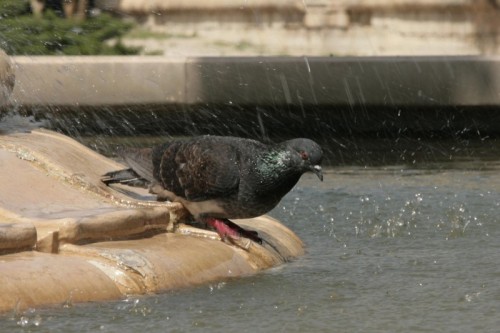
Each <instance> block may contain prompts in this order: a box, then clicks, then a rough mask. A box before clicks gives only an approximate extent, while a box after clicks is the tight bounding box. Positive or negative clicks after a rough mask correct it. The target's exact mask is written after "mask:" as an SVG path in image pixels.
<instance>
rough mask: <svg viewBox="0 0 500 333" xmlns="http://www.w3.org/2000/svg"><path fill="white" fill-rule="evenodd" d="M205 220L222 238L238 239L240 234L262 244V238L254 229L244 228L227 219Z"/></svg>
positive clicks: (211, 218)
mask: <svg viewBox="0 0 500 333" xmlns="http://www.w3.org/2000/svg"><path fill="white" fill-rule="evenodd" d="M205 222H206V223H207V224H208V225H209V226H211V227H212V228H214V229H215V230H216V231H217V233H218V234H219V236H220V237H221V238H222V239H223V240H224V239H226V238H227V239H229V240H231V239H235V240H237V239H240V237H241V236H243V237H246V238H249V239H251V240H253V241H254V242H257V243H259V244H262V239H261V238H260V237H259V236H258V234H257V232H256V231H253V230H246V229H243V228H242V227H240V226H239V225H237V224H236V223H234V222H231V221H229V220H228V219H218V218H213V217H210V218H206V219H205Z"/></svg>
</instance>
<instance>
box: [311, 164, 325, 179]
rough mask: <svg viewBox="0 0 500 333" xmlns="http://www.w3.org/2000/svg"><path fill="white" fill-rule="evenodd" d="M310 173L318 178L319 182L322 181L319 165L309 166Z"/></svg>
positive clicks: (321, 171)
mask: <svg viewBox="0 0 500 333" xmlns="http://www.w3.org/2000/svg"><path fill="white" fill-rule="evenodd" d="M311 171H312V172H314V173H315V174H316V176H318V178H319V180H321V181H323V170H322V169H321V167H320V166H319V165H313V166H311Z"/></svg>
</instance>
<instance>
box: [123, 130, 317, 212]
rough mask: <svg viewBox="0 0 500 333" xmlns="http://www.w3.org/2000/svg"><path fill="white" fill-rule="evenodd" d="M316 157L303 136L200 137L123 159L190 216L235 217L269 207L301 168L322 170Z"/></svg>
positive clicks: (152, 186)
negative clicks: (269, 140)
mask: <svg viewBox="0 0 500 333" xmlns="http://www.w3.org/2000/svg"><path fill="white" fill-rule="evenodd" d="M304 151H305V152H306V153H304ZM304 154H305V155H304ZM304 156H306V157H304ZM321 156H322V152H321V148H320V147H319V146H318V145H317V144H316V143H314V142H313V141H311V140H308V139H294V140H290V141H285V142H282V143H279V144H275V145H266V144H263V143H261V142H258V141H255V140H250V139H242V138H235V137H219V136H201V137H196V138H193V139H189V140H185V141H182V140H178V141H177V140H176V141H172V142H170V143H165V144H163V145H159V146H156V147H153V148H151V149H143V150H140V151H136V152H134V153H133V154H129V155H127V156H126V162H127V163H128V164H129V166H130V167H131V169H132V170H134V171H135V172H136V173H137V174H138V175H139V176H140V177H142V178H144V179H146V180H147V181H149V182H150V190H151V192H153V193H155V194H157V195H158V197H159V198H166V199H169V200H171V201H179V202H181V203H182V204H183V205H184V206H185V207H186V208H187V209H188V210H189V211H190V213H191V214H193V215H194V216H195V218H200V217H201V218H203V217H206V216H210V217H217V218H226V219H235V218H251V217H256V216H259V215H262V214H265V213H267V212H269V211H270V210H271V209H273V208H274V207H275V206H276V205H277V204H278V203H279V201H280V200H281V198H282V197H283V196H284V195H285V194H287V193H288V192H289V191H290V190H291V189H292V188H293V186H294V185H295V184H296V183H297V181H298V180H299V178H300V177H301V175H302V174H303V173H304V172H306V171H313V172H316V171H315V169H313V168H312V167H313V165H315V167H316V170H321V168H320V167H319V166H318V164H319V163H320V162H321Z"/></svg>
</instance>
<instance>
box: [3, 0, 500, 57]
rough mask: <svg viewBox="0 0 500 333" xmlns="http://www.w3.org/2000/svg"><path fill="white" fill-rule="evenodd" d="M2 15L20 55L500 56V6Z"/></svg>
mask: <svg viewBox="0 0 500 333" xmlns="http://www.w3.org/2000/svg"><path fill="white" fill-rule="evenodd" d="M0 15H1V17H2V20H0V41H1V42H2V44H0V47H2V48H3V49H4V50H6V51H7V53H9V54H11V55H25V54H71V55H75V54H84V55H89V54H111V53H116V54H144V55H168V56H170V55H182V56H207V55H212V56H219V55H248V56H254V55H267V56H269V55H281V56H282V55H294V56H302V55H309V56H346V55H349V56H383V55H478V54H483V55H492V54H497V53H499V52H500V46H499V31H500V24H499V22H500V4H499V1H498V0H417V1H411V0H336V1H335V0H330V1H327V0H307V1H306V0H274V1H267V0H253V1H247V0H238V1H228V0H207V1H182V0H149V1H146V0H144V1H141V0H80V1H77V0H69V1H68V0H63V1H59V0H46V1H42V0H1V1H0ZM41 18H43V21H41V20H40V19H41ZM103 41H104V42H105V45H96V43H98V42H103ZM110 48H111V49H110Z"/></svg>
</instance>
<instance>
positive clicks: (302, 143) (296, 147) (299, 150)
mask: <svg viewBox="0 0 500 333" xmlns="http://www.w3.org/2000/svg"><path fill="white" fill-rule="evenodd" d="M287 145H288V146H289V147H290V148H291V150H292V152H293V153H296V154H297V155H295V156H296V161H298V163H299V165H300V168H301V170H302V171H303V172H307V171H311V172H314V173H315V174H316V176H318V178H319V179H320V180H321V181H323V171H322V169H321V165H320V164H321V160H322V158H323V150H321V147H320V146H319V145H318V144H317V143H316V142H314V141H312V140H309V139H293V140H289V141H287Z"/></svg>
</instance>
